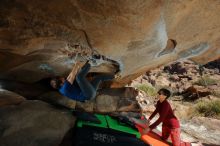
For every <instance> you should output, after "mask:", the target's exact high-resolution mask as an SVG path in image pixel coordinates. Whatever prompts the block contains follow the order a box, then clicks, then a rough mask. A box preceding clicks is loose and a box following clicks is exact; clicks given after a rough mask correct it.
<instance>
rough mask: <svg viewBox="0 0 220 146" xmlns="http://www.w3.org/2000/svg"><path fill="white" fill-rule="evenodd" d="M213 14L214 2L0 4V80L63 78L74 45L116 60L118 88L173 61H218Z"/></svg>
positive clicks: (218, 21) (12, 0)
mask: <svg viewBox="0 0 220 146" xmlns="http://www.w3.org/2000/svg"><path fill="white" fill-rule="evenodd" d="M219 10H220V1H218V0H213V1H212V2H211V3H210V2H209V1H207V0H188V1H170V0H165V1H161V0H154V1H146V0H136V1H133V0H112V1H107V0H93V1H90V0H62V1H58V0H55V1H44V0H38V1H35V0H1V1H0V71H1V74H0V77H1V78H10V79H17V80H22V81H26V82H34V81H37V80H40V79H42V78H45V77H48V76H52V75H58V74H59V75H66V74H67V72H68V71H69V70H70V68H71V66H72V64H73V62H74V61H73V60H71V59H69V58H68V56H67V54H68V52H72V51H74V48H73V47H71V46H73V45H76V44H79V45H80V46H82V47H83V48H90V49H91V48H93V49H96V50H97V51H98V52H99V53H101V54H103V55H105V56H108V57H110V58H111V59H113V60H115V61H118V62H119V63H120V65H121V69H122V72H121V75H122V78H121V79H118V84H124V83H128V82H129V81H130V80H131V79H134V78H136V77H137V76H139V75H140V74H142V73H143V72H144V71H146V70H149V69H152V68H155V67H157V66H160V65H163V64H166V63H168V62H170V61H174V60H178V59H183V58H192V59H193V60H195V61H197V62H200V63H204V62H207V61H209V60H212V59H215V58H218V57H219V56H220V50H219V47H220V46H219V45H220V44H219V41H220V33H219V32H220V15H219ZM172 43H173V44H172ZM174 47H175V48H174Z"/></svg>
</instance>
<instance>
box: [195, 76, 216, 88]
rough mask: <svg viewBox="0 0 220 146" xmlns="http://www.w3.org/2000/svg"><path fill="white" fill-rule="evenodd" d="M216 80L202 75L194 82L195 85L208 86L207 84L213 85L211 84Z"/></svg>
mask: <svg viewBox="0 0 220 146" xmlns="http://www.w3.org/2000/svg"><path fill="white" fill-rule="evenodd" d="M217 83H218V81H217V80H214V79H212V78H210V77H208V76H204V77H202V78H200V79H199V80H198V81H196V82H195V83H194V84H196V85H200V86H208V85H213V84H217Z"/></svg>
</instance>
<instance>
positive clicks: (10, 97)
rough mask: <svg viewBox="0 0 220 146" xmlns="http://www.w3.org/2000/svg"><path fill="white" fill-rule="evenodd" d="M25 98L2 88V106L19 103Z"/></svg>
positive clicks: (0, 90) (0, 96) (0, 99)
mask: <svg viewBox="0 0 220 146" xmlns="http://www.w3.org/2000/svg"><path fill="white" fill-rule="evenodd" d="M24 100H25V98H24V97H22V96H20V95H18V94H16V93H14V92H11V91H7V90H3V89H0V107H1V106H6V105H14V104H19V103H21V102H23V101H24Z"/></svg>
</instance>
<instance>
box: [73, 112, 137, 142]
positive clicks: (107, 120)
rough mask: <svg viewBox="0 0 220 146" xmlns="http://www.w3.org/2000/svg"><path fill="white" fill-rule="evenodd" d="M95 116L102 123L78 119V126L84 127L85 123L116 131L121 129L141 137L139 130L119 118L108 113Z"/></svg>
mask: <svg viewBox="0 0 220 146" xmlns="http://www.w3.org/2000/svg"><path fill="white" fill-rule="evenodd" d="M95 116H96V117H97V118H98V119H99V120H100V122H101V123H100V124H96V123H92V122H88V121H82V120H78V121H77V127H83V125H87V126H94V127H101V128H110V129H113V130H116V131H121V132H124V133H129V134H132V135H135V136H136V137H137V138H140V137H141V135H140V133H139V132H138V130H135V129H133V128H131V127H129V126H128V125H126V124H124V123H121V122H119V121H118V120H116V119H113V118H112V117H110V116H108V115H100V114H95Z"/></svg>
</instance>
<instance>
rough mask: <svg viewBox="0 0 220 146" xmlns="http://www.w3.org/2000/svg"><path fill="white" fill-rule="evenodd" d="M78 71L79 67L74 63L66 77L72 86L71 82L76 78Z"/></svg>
mask: <svg viewBox="0 0 220 146" xmlns="http://www.w3.org/2000/svg"><path fill="white" fill-rule="evenodd" d="M78 70H79V65H78V62H76V63H75V64H74V66H73V68H72V70H71V72H70V74H69V75H68V77H67V81H68V82H69V83H70V84H73V81H74V80H75V78H76V74H77V73H78Z"/></svg>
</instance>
